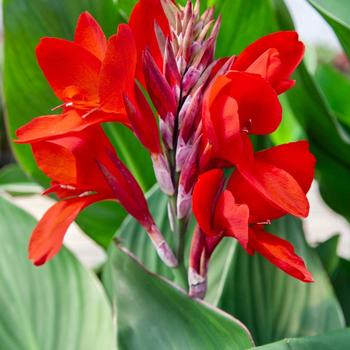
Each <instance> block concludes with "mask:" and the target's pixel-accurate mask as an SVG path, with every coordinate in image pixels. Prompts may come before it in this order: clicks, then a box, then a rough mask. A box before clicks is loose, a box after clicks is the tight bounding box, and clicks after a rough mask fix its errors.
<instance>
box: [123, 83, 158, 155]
mask: <svg viewBox="0 0 350 350" xmlns="http://www.w3.org/2000/svg"><path fill="white" fill-rule="evenodd" d="M124 100H125V109H126V111H127V114H128V117H129V121H130V124H131V126H132V128H133V130H134V132H135V134H136V136H137V137H138V139H139V140H140V141H141V143H142V144H143V145H144V146H145V147H146V148H147V149H148V150H149V151H150V152H151V153H155V154H158V153H161V146H160V138H159V132H158V125H157V122H156V118H155V116H154V114H153V112H152V109H151V108H150V106H149V104H148V102H147V100H146V98H145V97H144V95H143V93H142V91H141V90H140V88H139V87H138V86H137V85H136V84H135V101H136V104H135V106H134V105H133V104H132V102H131V101H130V99H129V98H128V96H125V98H124Z"/></svg>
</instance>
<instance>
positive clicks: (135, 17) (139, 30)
mask: <svg viewBox="0 0 350 350" xmlns="http://www.w3.org/2000/svg"><path fill="white" fill-rule="evenodd" d="M155 23H157V24H158V25H159V27H160V29H161V30H162V31H163V34H164V36H165V37H168V36H169V35H170V28H169V23H168V19H167V17H166V16H165V13H164V10H163V7H162V5H161V2H160V0H139V2H138V3H137V4H136V5H135V7H134V9H133V11H132V13H131V15H130V20H129V24H130V27H131V29H132V32H133V33H134V37H135V41H136V46H137V56H138V60H137V69H136V78H137V79H138V80H139V81H140V82H141V83H142V84H143V85H145V81H144V77H143V68H142V56H143V51H144V50H145V49H148V50H149V51H150V52H151V54H152V57H153V58H154V60H155V61H156V63H157V66H158V68H159V69H160V70H162V69H163V57H162V53H161V52H160V49H159V46H158V42H157V38H156V34H155V31H154V25H155Z"/></svg>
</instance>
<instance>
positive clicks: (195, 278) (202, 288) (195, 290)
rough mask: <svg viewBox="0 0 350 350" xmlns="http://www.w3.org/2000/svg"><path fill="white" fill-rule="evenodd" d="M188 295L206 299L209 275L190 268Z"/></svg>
mask: <svg viewBox="0 0 350 350" xmlns="http://www.w3.org/2000/svg"><path fill="white" fill-rule="evenodd" d="M188 285H189V291H188V295H189V296H190V297H191V298H195V299H204V297H205V294H206V293H207V289H208V282H207V275H204V276H203V275H200V274H199V273H197V271H196V270H194V269H193V268H191V267H190V268H189V269H188Z"/></svg>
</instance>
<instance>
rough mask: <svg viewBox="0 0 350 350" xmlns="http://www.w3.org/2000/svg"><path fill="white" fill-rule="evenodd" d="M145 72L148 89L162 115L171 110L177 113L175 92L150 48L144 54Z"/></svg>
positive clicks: (162, 116)
mask: <svg viewBox="0 0 350 350" xmlns="http://www.w3.org/2000/svg"><path fill="white" fill-rule="evenodd" d="M143 72H144V76H145V81H146V86H147V90H148V92H149V94H150V96H151V99H152V102H153V103H154V106H155V107H156V109H157V111H158V113H159V115H160V117H161V118H164V117H165V115H166V114H167V113H169V112H170V113H172V114H173V115H175V113H176V99H175V96H174V93H173V91H172V89H171V87H170V86H169V84H168V82H167V81H166V80H165V78H164V76H163V74H162V73H161V72H160V70H159V68H158V67H157V64H156V63H155V61H154V59H153V57H152V55H151V53H150V52H149V51H148V50H145V52H144V55H143Z"/></svg>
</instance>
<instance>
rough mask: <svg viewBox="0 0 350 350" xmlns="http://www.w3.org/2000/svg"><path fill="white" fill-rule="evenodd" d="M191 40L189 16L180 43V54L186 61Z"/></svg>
mask: <svg viewBox="0 0 350 350" xmlns="http://www.w3.org/2000/svg"><path fill="white" fill-rule="evenodd" d="M192 42H193V19H192V18H191V19H190V20H189V23H188V24H187V27H186V31H185V33H184V36H183V41H182V45H181V50H182V56H183V57H184V59H185V61H186V62H188V61H189V60H190V53H191V44H192Z"/></svg>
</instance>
